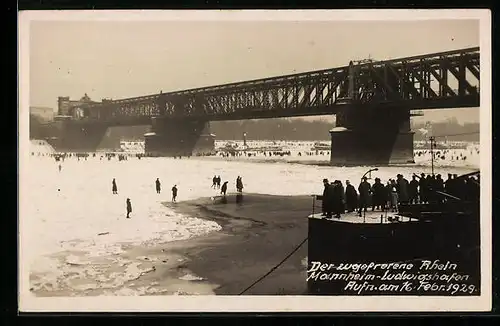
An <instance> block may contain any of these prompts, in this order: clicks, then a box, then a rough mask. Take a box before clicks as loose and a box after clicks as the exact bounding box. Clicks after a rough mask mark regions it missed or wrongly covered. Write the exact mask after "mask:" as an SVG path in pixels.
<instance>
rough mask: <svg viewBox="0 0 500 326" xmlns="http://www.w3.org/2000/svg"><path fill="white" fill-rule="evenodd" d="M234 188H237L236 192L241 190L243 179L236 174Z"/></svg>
mask: <svg viewBox="0 0 500 326" xmlns="http://www.w3.org/2000/svg"><path fill="white" fill-rule="evenodd" d="M236 189H237V190H238V192H242V191H243V181H242V180H241V177H240V176H238V178H236Z"/></svg>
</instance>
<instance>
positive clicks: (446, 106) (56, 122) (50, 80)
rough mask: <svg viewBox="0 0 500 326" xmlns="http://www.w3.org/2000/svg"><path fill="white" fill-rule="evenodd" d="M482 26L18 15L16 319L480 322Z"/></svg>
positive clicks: (484, 281)
mask: <svg viewBox="0 0 500 326" xmlns="http://www.w3.org/2000/svg"><path fill="white" fill-rule="evenodd" d="M490 29H491V22H490V13H489V11H488V10H426V11H412V10H329V11H328V10H326V11H324V10H312V11H292V10H290V11H278V10H276V11H272V10H269V11H245V10H241V11H229V10H227V11H224V10H223V11H209V10H207V11H187V10H186V11H184V10H178V11H64V10H62V11H43V12H42V11H25V12H20V14H19V66H18V67H19V108H18V110H19V111H18V112H19V167H20V170H19V171H20V172H19V217H18V223H19V289H20V291H19V308H20V310H21V311H139V310H140V311H221V312H223V311H453V310H460V311H467V310H471V311H486V310H489V309H490V308H491V217H492V216H491V143H490V142H491V35H490ZM481 80H482V84H481Z"/></svg>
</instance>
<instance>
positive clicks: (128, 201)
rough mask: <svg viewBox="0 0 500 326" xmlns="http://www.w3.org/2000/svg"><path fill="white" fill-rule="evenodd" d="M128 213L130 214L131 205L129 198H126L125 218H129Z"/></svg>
mask: <svg viewBox="0 0 500 326" xmlns="http://www.w3.org/2000/svg"><path fill="white" fill-rule="evenodd" d="M130 213H132V203H131V202H130V198H127V218H130V216H129V215H130Z"/></svg>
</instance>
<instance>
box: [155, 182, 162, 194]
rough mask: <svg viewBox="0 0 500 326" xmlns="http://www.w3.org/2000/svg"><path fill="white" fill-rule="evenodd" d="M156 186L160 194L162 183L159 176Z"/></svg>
mask: <svg viewBox="0 0 500 326" xmlns="http://www.w3.org/2000/svg"><path fill="white" fill-rule="evenodd" d="M155 186H156V193H157V194H159V193H160V192H161V183H160V179H159V178H156V181H155Z"/></svg>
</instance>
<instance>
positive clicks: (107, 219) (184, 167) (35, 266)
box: [20, 155, 474, 294]
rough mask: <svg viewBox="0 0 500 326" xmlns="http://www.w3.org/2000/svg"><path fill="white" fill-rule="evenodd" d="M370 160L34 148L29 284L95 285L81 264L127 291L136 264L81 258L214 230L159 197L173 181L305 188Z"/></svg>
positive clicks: (282, 190) (204, 187)
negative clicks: (268, 159) (114, 266)
mask: <svg viewBox="0 0 500 326" xmlns="http://www.w3.org/2000/svg"><path fill="white" fill-rule="evenodd" d="M59 163H60V164H61V167H62V170H61V171H59V169H58V165H59ZM469 165H474V164H469ZM368 168H369V167H350V168H342V167H328V166H314V165H303V164H290V163H286V162H278V163H259V162H252V161H241V160H239V161H235V160H232V159H231V158H230V159H229V160H223V159H222V158H221V159H213V158H210V159H207V158H195V157H191V158H189V159H188V158H183V159H173V158H142V159H140V160H139V159H137V158H135V157H129V158H128V160H126V161H118V159H117V158H113V159H112V160H110V161H108V160H107V159H104V158H103V159H102V160H100V158H99V156H97V157H89V158H88V160H84V159H81V160H80V161H78V160H77V159H76V158H68V159H66V160H65V161H64V162H55V161H54V159H53V158H50V157H48V156H37V155H34V156H30V160H29V164H28V171H27V172H26V173H25V174H23V175H22V176H21V177H22V178H23V181H22V188H21V191H22V193H21V194H20V196H22V197H23V198H24V199H23V202H25V203H28V205H25V207H23V211H22V215H21V216H20V220H21V223H22V225H24V226H27V227H25V228H23V229H22V238H23V240H22V245H23V246H24V248H25V250H26V251H27V253H29V256H26V257H24V258H25V263H26V267H28V268H29V269H30V272H31V276H32V277H31V282H30V283H31V284H30V288H31V289H32V291H33V292H35V293H36V292H37V291H45V292H46V293H50V292H51V291H55V290H58V289H59V290H60V289H63V288H64V289H67V290H68V291H70V292H71V290H72V289H74V290H78V291H79V290H81V291H84V290H88V289H92V287H94V288H95V287H96V286H97V285H95V284H86V285H85V286H83V288H82V287H81V284H80V285H78V284H77V282H76V280H77V279H78V278H79V277H82V275H84V274H85V275H84V276H86V277H87V278H88V277H90V276H92V277H94V278H95V279H100V278H101V281H102V283H105V284H108V286H107V287H106V288H107V289H108V290H107V292H106V294H120V293H121V294H123V292H120V291H123V289H122V288H121V287H120V286H121V285H123V284H125V282H127V280H129V279H132V278H133V277H134V276H136V275H138V274H140V273H141V270H139V269H138V268H137V266H135V267H134V266H131V265H130V264H129V265H128V267H127V269H126V270H125V271H124V272H121V273H119V274H114V275H108V276H106V277H105V276H103V275H100V272H99V271H95V269H94V270H93V271H92V273H94V274H89V273H91V271H90V269H89V268H85V265H86V264H87V263H88V262H90V261H93V260H94V261H95V260H96V259H98V258H99V257H109V256H110V255H113V254H119V253H120V252H121V251H122V246H123V245H124V244H126V245H138V246H141V245H142V246H147V245H149V246H151V245H154V244H155V243H158V242H166V241H175V240H180V239H187V238H189V237H193V236H197V235H201V234H205V233H207V232H212V231H217V230H219V229H220V227H219V226H218V225H217V224H216V223H214V222H210V221H205V220H202V219H197V218H191V217H189V216H182V215H179V214H177V213H175V212H173V211H172V210H171V209H169V208H167V207H165V206H164V205H162V202H165V201H170V198H171V192H170V189H171V187H172V186H173V185H174V184H175V185H177V187H178V189H179V194H178V201H183V200H188V199H195V198H199V197H206V196H214V195H216V194H218V191H217V190H214V189H212V188H211V184H212V177H213V176H214V175H220V176H221V177H222V181H223V182H224V181H229V189H228V192H234V191H235V180H236V177H237V176H242V178H243V183H244V186H245V188H244V192H248V193H262V194H271V195H310V194H320V193H321V192H322V188H323V186H322V182H321V181H322V179H323V178H328V179H329V180H335V179H339V180H342V181H343V182H345V180H351V182H353V183H354V184H355V185H356V184H357V182H358V180H359V179H360V177H361V176H362V175H363V173H364V172H365V171H366V170H367V169H368ZM472 170H474V167H471V166H469V167H457V166H455V167H448V168H444V167H439V166H438V167H437V168H436V169H435V172H436V173H441V174H443V175H444V176H446V174H447V173H458V174H461V173H465V172H469V171H472ZM413 172H418V173H420V172H425V173H429V172H430V168H429V167H425V166H416V167H381V168H379V171H377V172H374V173H373V174H372V178H374V177H379V178H381V179H382V181H383V182H385V181H386V180H387V179H389V178H395V176H396V174H398V173H401V174H403V175H404V176H405V177H406V178H407V179H410V178H411V174H412V173H413ZM113 178H115V179H116V182H117V186H118V195H113V194H112V191H111V181H112V179H113ZM156 178H159V179H160V181H161V183H162V192H161V194H157V193H156V191H155V180H156ZM126 198H130V199H131V201H132V207H133V212H132V214H131V217H132V218H131V219H126V218H125V215H126V211H125V207H126V206H125V200H126ZM58 253H59V254H61V253H65V254H64V255H62V256H63V257H64V258H63V259H61V258H60V257H61V255H59V256H58V257H59V258H54V257H55V256H53V254H58ZM116 257H118V256H116ZM26 259H27V261H26ZM116 259H117V260H118V259H119V258H116ZM120 259H121V258H120ZM86 262H87V263H86ZM75 266H77V267H75ZM89 275H90V276H89ZM72 280H73V282H72ZM78 286H80V288H78ZM118 289H120V291H118ZM79 293H80V292H79ZM73 294H74V293H73ZM80 294H84V292H81V293H80ZM127 294H130V293H127ZM135 294H149V293H148V292H147V291H143V292H142V293H135Z"/></svg>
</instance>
